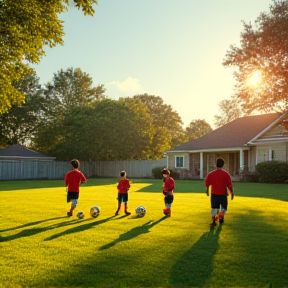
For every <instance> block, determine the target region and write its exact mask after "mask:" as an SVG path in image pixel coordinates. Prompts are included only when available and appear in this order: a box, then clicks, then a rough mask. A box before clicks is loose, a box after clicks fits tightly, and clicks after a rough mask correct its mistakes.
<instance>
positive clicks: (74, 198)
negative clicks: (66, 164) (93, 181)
mask: <svg viewBox="0 0 288 288" xmlns="http://www.w3.org/2000/svg"><path fill="white" fill-rule="evenodd" d="M70 164H71V166H72V169H73V170H72V171H69V172H68V173H67V174H66V175H65V178H64V181H65V185H66V186H67V203H69V202H71V208H70V211H68V212H67V216H68V217H70V216H72V215H73V210H74V209H75V208H76V207H77V204H78V198H79V186H80V185H81V184H82V183H84V182H86V181H87V179H86V177H85V176H84V175H83V174H82V173H81V172H80V171H79V170H78V169H79V168H80V162H79V160H77V159H73V160H71V161H70Z"/></svg>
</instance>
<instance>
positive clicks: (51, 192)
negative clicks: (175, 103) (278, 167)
mask: <svg viewBox="0 0 288 288" xmlns="http://www.w3.org/2000/svg"><path fill="white" fill-rule="evenodd" d="M116 183H117V179H92V180H90V181H88V182H87V183H86V184H84V185H83V186H82V187H81V191H80V199H79V205H78V211H83V212H84V213H85V218H84V219H83V220H78V219H77V218H76V216H73V217H71V218H68V217H66V212H67V210H68V207H69V205H68V204H67V203H66V191H65V187H63V181H47V180H43V181H19V182H16V181H13V182H3V181H2V182H1V183H0V185H1V186H0V189H1V192H0V223H1V224H0V253H1V254H0V255H1V257H0V287H1V288H2V287H11V288H12V287H13V288H19V287H85V288H88V287H101V288H108V287H109V288H110V287H177V288H184V287H267V288H268V287H273V288H277V287H279V288H284V287H286V288H287V287H288V203H287V202H288V185H276V184H275V185H273V184H271V185H268V184H255V183H235V194H236V196H235V198H234V200H233V201H229V208H228V209H229V211H228V212H227V216H226V220H225V223H224V224H223V225H222V226H217V227H215V228H213V229H212V230H210V227H209V223H210V222H211V219H210V202H209V197H207V196H206V194H205V193H204V191H205V189H204V184H203V181H190V180H189V181H188V180H182V181H180V180H178V181H176V192H175V201H174V203H173V206H172V217H171V218H165V217H163V215H162V209H163V196H162V194H161V189H162V181H161V180H150V179H145V180H143V179H141V180H132V185H131V189H130V193H129V203H128V204H129V205H128V206H129V210H130V211H131V212H134V209H135V208H136V207H137V206H139V205H143V206H145V207H146V209H147V214H146V216H145V217H143V218H138V217H136V215H135V213H132V214H131V215H130V216H124V214H123V211H122V212H121V214H120V215H119V216H116V217H115V216H114V213H115V211H116V208H117V201H116V196H117V193H116ZM93 205H98V206H99V207H100V208H101V214H100V216H99V217H98V218H96V219H93V218H91V217H90V216H89V209H90V207H92V206H93Z"/></svg>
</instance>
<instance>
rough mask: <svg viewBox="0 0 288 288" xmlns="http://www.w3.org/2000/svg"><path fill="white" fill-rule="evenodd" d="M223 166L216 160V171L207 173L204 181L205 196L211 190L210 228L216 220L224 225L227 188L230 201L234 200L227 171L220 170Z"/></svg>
mask: <svg viewBox="0 0 288 288" xmlns="http://www.w3.org/2000/svg"><path fill="white" fill-rule="evenodd" d="M223 166H224V160H223V159H222V158H218V159H217V161H216V167H217V169H216V170H214V171H212V172H210V173H208V174H207V176H206V179H205V186H206V189H207V190H206V191H207V192H206V194H207V196H209V189H210V190H211V216H212V220H213V222H212V223H211V226H215V225H216V222H217V220H218V218H219V222H220V223H221V224H222V223H224V216H225V213H226V211H227V208H228V199H227V188H228V189H229V191H230V193H231V200H233V198H234V192H233V185H232V180H231V177H230V175H229V173H228V172H227V171H225V170H223V169H222V168H223ZM218 213H219V214H218Z"/></svg>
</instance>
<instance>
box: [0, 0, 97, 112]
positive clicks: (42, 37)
mask: <svg viewBox="0 0 288 288" xmlns="http://www.w3.org/2000/svg"><path fill="white" fill-rule="evenodd" d="M70 2H71V3H74V5H75V6H76V7H77V8H78V9H82V11H83V13H84V14H85V15H91V16H92V15H93V14H94V10H93V4H97V0H73V2H72V1H70V0H49V1H38V0H21V1H15V0H1V1H0V113H5V112H8V110H9V109H10V108H11V106H12V105H21V104H23V103H24V102H25V94H24V93H23V92H22V91H19V90H17V89H16V88H15V87H14V86H13V84H12V83H13V81H20V80H21V79H24V78H25V77H26V76H27V75H29V74H31V73H33V69H32V68H31V67H30V66H29V65H30V64H31V63H32V64H35V63H39V61H40V59H41V57H42V56H44V55H45V51H44V48H45V46H47V45H48V46H50V47H55V46H56V45H57V44H63V36H64V32H63V23H64V21H61V20H60V19H59V18H58V15H59V14H60V13H63V12H65V11H67V10H68V6H69V3H70Z"/></svg>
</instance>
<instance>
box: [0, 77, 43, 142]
mask: <svg viewBox="0 0 288 288" xmlns="http://www.w3.org/2000/svg"><path fill="white" fill-rule="evenodd" d="M13 86H14V87H15V89H17V91H21V92H23V93H25V94H26V102H25V104H23V105H22V106H17V105H12V107H11V109H10V110H9V112H7V113H3V114H0V143H1V146H2V147H6V146H8V145H13V144H22V145H29V144H30V143H31V141H33V138H34V137H35V134H36V133H37V131H38V130H39V127H40V126H41V123H42V121H43V118H42V116H43V114H44V111H45V109H46V105H45V99H44V98H43V91H42V90H41V89H40V85H39V79H38V78H37V77H35V76H34V75H29V76H27V77H26V78H25V79H23V80H21V81H18V82H14V83H13Z"/></svg>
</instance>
